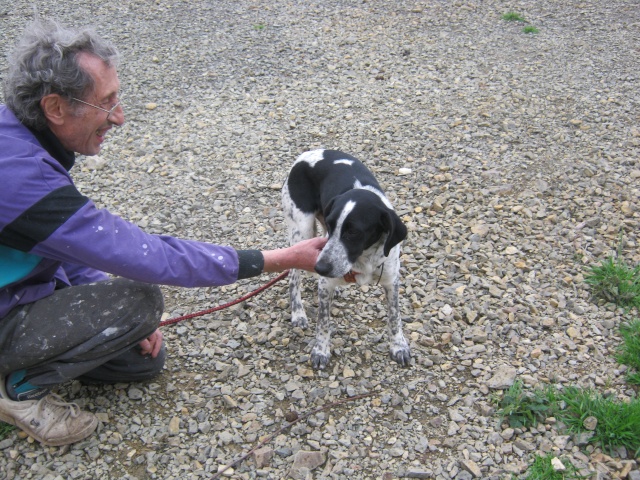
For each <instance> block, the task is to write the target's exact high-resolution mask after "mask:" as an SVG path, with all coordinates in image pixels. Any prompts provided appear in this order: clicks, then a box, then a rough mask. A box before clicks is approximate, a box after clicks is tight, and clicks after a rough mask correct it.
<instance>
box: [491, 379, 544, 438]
mask: <svg viewBox="0 0 640 480" xmlns="http://www.w3.org/2000/svg"><path fill="white" fill-rule="evenodd" d="M494 403H496V404H497V406H498V408H499V410H498V415H500V416H501V421H502V420H504V419H507V422H508V423H509V426H510V427H511V428H520V427H533V426H536V425H537V424H538V422H539V421H542V420H544V419H545V418H546V417H547V416H548V413H549V412H550V409H551V404H550V402H549V398H548V395H547V394H546V392H545V391H542V390H539V389H536V390H532V391H525V390H524V388H523V385H522V381H520V380H516V381H515V382H514V383H513V385H512V386H511V387H509V389H508V390H507V391H506V392H505V393H504V395H503V396H502V398H500V399H494Z"/></svg>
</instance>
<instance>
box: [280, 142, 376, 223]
mask: <svg viewBox="0 0 640 480" xmlns="http://www.w3.org/2000/svg"><path fill="white" fill-rule="evenodd" d="M287 187H288V189H289V195H290V196H291V200H293V202H294V203H295V205H296V206H297V207H298V208H299V209H300V210H302V211H303V212H305V213H316V212H321V211H322V210H323V209H324V207H325V206H326V205H327V203H328V202H329V201H330V200H331V199H333V198H336V197H337V196H338V195H341V194H343V193H344V192H346V191H348V190H351V189H353V188H365V189H375V190H377V191H378V192H379V193H380V194H382V189H381V188H380V185H379V184H378V182H377V180H376V179H375V177H374V176H373V174H372V173H371V172H370V171H369V169H368V168H367V167H365V166H364V164H363V163H362V162H361V161H360V160H358V159H357V158H355V157H353V156H351V155H349V154H346V153H344V152H340V151H338V150H313V151H310V152H306V153H303V154H302V155H300V156H299V157H298V159H297V160H296V162H295V163H294V164H293V167H292V168H291V172H290V173H289V177H288V179H287Z"/></svg>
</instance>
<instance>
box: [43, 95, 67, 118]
mask: <svg viewBox="0 0 640 480" xmlns="http://www.w3.org/2000/svg"><path fill="white" fill-rule="evenodd" d="M40 108H42V111H43V112H44V116H45V117H46V118H47V121H48V122H50V123H52V124H54V125H62V124H63V123H64V117H65V112H66V111H67V110H68V109H69V106H68V105H67V102H65V101H64V100H63V99H62V97H61V96H60V95H58V94H57V93H50V94H49V95H45V96H44V97H42V99H40Z"/></svg>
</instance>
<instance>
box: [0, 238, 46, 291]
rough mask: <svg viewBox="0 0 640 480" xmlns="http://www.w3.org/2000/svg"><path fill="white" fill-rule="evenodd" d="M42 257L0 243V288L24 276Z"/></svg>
mask: <svg viewBox="0 0 640 480" xmlns="http://www.w3.org/2000/svg"><path fill="white" fill-rule="evenodd" d="M40 260H42V257H39V256H38V255H33V254H31V253H26V252H21V251H20V250H16V249H14V248H11V247H7V246H5V245H0V288H3V287H6V286H7V285H9V284H11V283H13V282H16V281H18V280H20V279H21V278H24V277H25V276H26V275H27V274H28V273H29V272H30V271H31V270H33V269H34V268H35V267H36V265H38V263H40Z"/></svg>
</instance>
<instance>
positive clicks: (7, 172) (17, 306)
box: [0, 22, 325, 445]
mask: <svg viewBox="0 0 640 480" xmlns="http://www.w3.org/2000/svg"><path fill="white" fill-rule="evenodd" d="M116 62H117V51H116V49H115V47H114V46H113V45H112V44H111V43H109V42H107V41H105V40H104V39H102V38H100V37H99V36H98V35H96V34H95V33H94V32H92V31H91V30H88V29H83V30H69V29H65V28H62V27H60V26H58V25H57V24H54V23H41V22H35V23H33V24H31V25H30V26H29V27H28V28H27V30H26V31H25V33H24V35H23V37H22V39H21V40H20V41H19V42H18V45H17V46H16V49H15V52H14V54H13V55H12V56H11V58H10V66H9V72H8V75H7V78H6V82H5V103H6V105H0V178H2V179H3V180H2V184H3V186H2V189H0V420H2V421H5V422H8V423H11V424H14V425H16V426H18V427H19V428H21V429H22V430H24V431H25V432H26V433H28V434H29V435H31V436H32V437H33V438H35V439H36V440H38V441H39V442H41V443H42V444H44V445H65V444H69V443H73V442H76V441H78V440H81V439H83V438H85V437H87V436H88V435H90V434H91V433H92V432H93V431H94V430H95V428H96V426H97V419H96V418H95V416H94V415H93V414H91V413H88V412H83V411H81V410H80V409H79V408H78V406H77V405H75V404H69V403H65V402H64V401H63V400H62V399H61V398H60V397H58V396H56V395H54V394H52V393H50V389H51V387H52V386H54V385H57V384H59V383H62V382H64V381H68V380H70V379H74V378H79V379H81V380H86V381H92V382H96V381H98V382H130V381H138V380H144V379H148V378H151V377H153V376H154V375H157V374H158V373H159V372H160V371H161V370H162V367H163V364H164V359H165V349H164V345H163V341H162V333H161V332H160V331H159V330H158V329H157V327H158V324H159V320H160V317H161V314H162V310H163V301H162V295H161V293H160V289H159V288H158V287H157V286H156V284H165V285H176V286H183V287H198V286H213V285H223V284H229V283H233V282H235V281H236V280H238V279H241V278H247V277H251V276H255V275H259V274H260V273H262V272H276V271H283V270H285V269H287V268H299V269H305V270H310V271H312V270H313V267H314V265H315V262H316V258H317V256H318V253H319V251H320V250H321V249H322V247H323V245H324V242H325V241H324V240H323V239H320V238H317V239H313V240H309V241H306V242H301V243H299V244H297V245H294V246H292V247H289V248H284V249H280V250H267V251H263V252H260V251H258V250H239V251H238V250H235V249H233V248H231V247H224V246H219V245H212V244H208V243H203V242H196V241H189V240H181V239H177V238H173V237H168V236H159V235H150V234H147V233H145V232H143V231H142V230H140V229H139V228H138V227H137V226H135V225H133V224H131V223H129V222H127V221H125V220H123V219H122V218H120V217H118V216H116V215H113V214H111V213H110V212H108V211H106V210H103V209H98V208H96V206H95V205H94V203H93V202H92V201H91V200H90V199H88V198H87V197H85V196H83V195H82V194H80V193H79V192H78V191H77V190H76V188H75V186H74V183H73V181H72V179H71V177H70V176H69V173H68V172H69V170H70V169H71V167H72V166H73V164H74V160H75V153H80V154H83V155H95V154H97V153H98V152H100V147H101V145H102V142H103V141H104V140H105V137H106V135H107V132H108V131H109V130H110V129H111V128H112V127H113V126H119V125H122V124H123V123H124V111H123V107H122V105H121V103H120V100H119V97H118V95H119V91H120V83H119V80H118V75H117V71H116ZM104 272H108V273H110V274H112V275H114V277H109V276H107V275H106V273H104Z"/></svg>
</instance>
